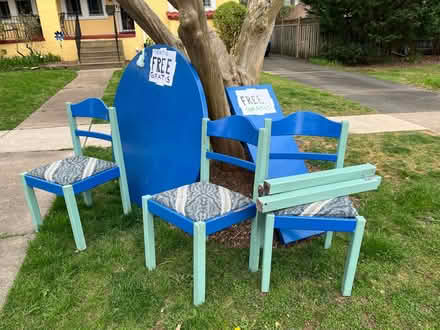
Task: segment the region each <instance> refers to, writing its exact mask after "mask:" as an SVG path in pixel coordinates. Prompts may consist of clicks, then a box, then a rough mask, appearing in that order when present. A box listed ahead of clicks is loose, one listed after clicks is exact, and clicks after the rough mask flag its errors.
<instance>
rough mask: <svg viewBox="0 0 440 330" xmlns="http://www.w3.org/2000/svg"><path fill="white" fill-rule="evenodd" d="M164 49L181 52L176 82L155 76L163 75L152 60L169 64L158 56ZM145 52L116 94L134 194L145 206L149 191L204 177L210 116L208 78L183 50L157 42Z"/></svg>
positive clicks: (125, 154) (175, 75)
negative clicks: (203, 131)
mask: <svg viewBox="0 0 440 330" xmlns="http://www.w3.org/2000/svg"><path fill="white" fill-rule="evenodd" d="M159 49H166V50H168V51H171V52H176V53H175V54H176V67H175V74H174V79H173V81H172V86H168V85H159V84H157V83H155V82H153V81H150V79H155V78H154V77H157V76H154V75H150V64H151V65H152V68H153V69H154V70H156V69H163V70H165V71H166V70H167V66H168V64H166V63H165V62H164V61H163V60H161V61H159V60H158V58H157V57H156V56H153V52H157V51H158V50H159ZM141 56H142V55H141V54H138V55H137V56H136V57H135V58H134V59H133V60H132V61H131V62H130V64H128V66H127V68H126V69H125V72H124V74H123V76H122V78H121V81H120V83H119V87H118V90H117V93H116V97H115V106H116V108H117V110H118V111H117V115H118V122H119V129H120V135H121V142H122V149H123V151H124V159H125V166H126V172H127V178H128V186H129V190H130V197H131V199H132V201H133V202H135V203H137V204H138V205H139V206H140V205H141V197H142V196H143V195H154V194H156V193H159V192H162V191H166V190H169V189H173V188H176V187H179V186H183V185H186V184H190V183H194V182H196V181H197V180H198V177H199V171H200V150H201V127H202V118H203V117H208V111H207V104H206V99H205V94H204V91H203V87H202V83H201V81H200V79H199V77H198V75H197V73H196V71H195V69H194V68H193V66H192V65H191V64H190V63H189V62H188V61H187V60H186V59H185V57H184V56H183V55H182V54H181V53H180V52H179V51H176V50H175V49H173V48H170V47H167V46H164V45H155V46H153V47H150V48H147V49H145V55H144V60H143V61H142V57H141ZM140 57H141V58H140ZM137 62H138V63H140V64H142V62H143V64H144V65H143V66H142V65H140V66H139V65H137ZM164 63H165V64H164ZM162 64H164V65H162ZM156 71H157V70H156Z"/></svg>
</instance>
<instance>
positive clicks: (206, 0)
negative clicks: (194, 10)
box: [203, 0, 211, 7]
mask: <svg viewBox="0 0 440 330" xmlns="http://www.w3.org/2000/svg"><path fill="white" fill-rule="evenodd" d="M203 5H204V6H205V7H211V0H203Z"/></svg>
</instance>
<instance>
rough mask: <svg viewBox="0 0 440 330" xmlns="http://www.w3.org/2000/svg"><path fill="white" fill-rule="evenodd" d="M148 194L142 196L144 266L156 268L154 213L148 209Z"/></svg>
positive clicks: (149, 197)
mask: <svg viewBox="0 0 440 330" xmlns="http://www.w3.org/2000/svg"><path fill="white" fill-rule="evenodd" d="M150 199H151V196H150V195H146V196H143V197H142V213H143V219H144V244H145V266H146V267H147V268H148V270H153V269H155V268H156V251H155V249H154V246H155V242H154V215H153V214H152V213H150V212H149V211H148V200H150Z"/></svg>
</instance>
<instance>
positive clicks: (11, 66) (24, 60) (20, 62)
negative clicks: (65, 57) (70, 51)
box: [0, 53, 61, 71]
mask: <svg viewBox="0 0 440 330" xmlns="http://www.w3.org/2000/svg"><path fill="white" fill-rule="evenodd" d="M60 61H61V58H60V57H59V56H57V55H53V54H50V53H49V54H47V55H41V54H34V55H28V56H14V57H0V71H10V70H15V69H20V68H25V67H35V66H39V65H41V64H47V63H55V62H60Z"/></svg>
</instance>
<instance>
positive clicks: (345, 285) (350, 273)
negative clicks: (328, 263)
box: [342, 216, 366, 296]
mask: <svg viewBox="0 0 440 330" xmlns="http://www.w3.org/2000/svg"><path fill="white" fill-rule="evenodd" d="M356 220H357V221H356V229H355V232H354V233H353V234H352V239H351V243H350V247H349V250H348V255H347V261H346V263H345V271H344V279H343V281H342V295H343V296H351V290H352V288H353V281H354V275H355V274H356V267H357V263H358V259H359V252H360V250H361V244H362V238H363V236H364V229H365V223H366V221H365V218H364V217H361V216H357V217H356Z"/></svg>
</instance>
